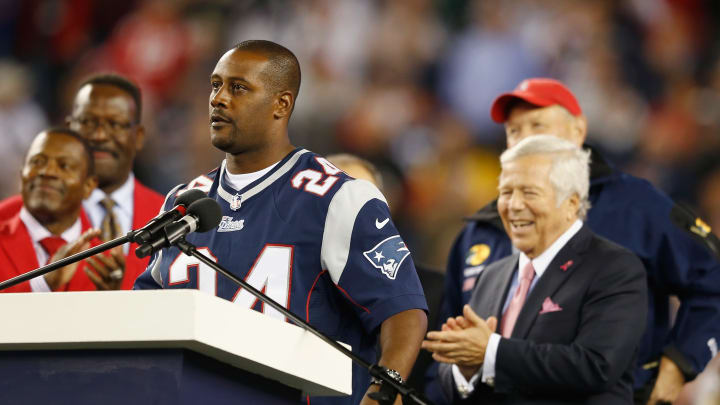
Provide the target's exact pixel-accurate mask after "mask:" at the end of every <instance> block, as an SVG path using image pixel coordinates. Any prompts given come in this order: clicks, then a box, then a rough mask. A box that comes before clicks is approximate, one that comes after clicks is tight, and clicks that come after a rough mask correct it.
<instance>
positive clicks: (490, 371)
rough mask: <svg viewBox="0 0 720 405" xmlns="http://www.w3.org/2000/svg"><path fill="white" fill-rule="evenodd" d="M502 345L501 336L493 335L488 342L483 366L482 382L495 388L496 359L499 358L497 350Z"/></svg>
mask: <svg viewBox="0 0 720 405" xmlns="http://www.w3.org/2000/svg"><path fill="white" fill-rule="evenodd" d="M499 345H500V335H498V334H497V333H493V334H492V335H490V339H489V340H488V345H487V348H486V349H485V359H484V360H483V366H482V382H483V383H485V384H487V385H489V386H491V387H493V386H495V359H496V358H497V350H498V346H499Z"/></svg>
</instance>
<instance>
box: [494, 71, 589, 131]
mask: <svg viewBox="0 0 720 405" xmlns="http://www.w3.org/2000/svg"><path fill="white" fill-rule="evenodd" d="M514 99H520V100H523V101H526V102H528V103H530V104H532V105H536V106H538V107H548V106H551V105H559V106H562V107H565V109H567V110H568V111H570V113H571V114H572V115H576V116H577V115H580V114H582V110H581V109H580V105H579V104H578V102H577V100H576V99H575V96H574V95H573V94H572V92H571V91H570V89H568V88H567V87H565V85H564V84H562V83H560V82H559V81H557V80H554V79H546V78H532V79H525V80H523V81H522V82H520V84H518V86H517V87H516V88H515V90H513V91H512V92H510V93H504V94H501V95H500V97H498V98H496V99H495V101H494V102H493V104H492V108H491V109H490V116H491V117H492V119H493V121H495V122H497V123H498V124H502V123H504V122H505V121H507V119H508V117H507V115H508V112H509V111H507V106H508V103H509V102H510V101H512V100H514Z"/></svg>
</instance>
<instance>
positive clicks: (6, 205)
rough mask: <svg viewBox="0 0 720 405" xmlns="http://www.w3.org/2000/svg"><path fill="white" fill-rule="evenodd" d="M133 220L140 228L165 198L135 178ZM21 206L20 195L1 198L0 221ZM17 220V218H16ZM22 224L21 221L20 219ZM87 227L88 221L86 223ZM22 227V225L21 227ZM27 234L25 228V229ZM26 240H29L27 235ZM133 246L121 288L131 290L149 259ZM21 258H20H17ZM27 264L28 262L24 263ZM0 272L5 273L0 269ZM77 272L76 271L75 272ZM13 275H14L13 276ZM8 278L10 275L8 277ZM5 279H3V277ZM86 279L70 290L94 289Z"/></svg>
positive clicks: (83, 215)
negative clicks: (137, 254) (143, 256)
mask: <svg viewBox="0 0 720 405" xmlns="http://www.w3.org/2000/svg"><path fill="white" fill-rule="evenodd" d="M133 200H134V203H133V220H132V228H133V229H140V228H142V227H143V226H145V224H147V223H148V222H149V221H150V220H151V219H153V218H154V217H155V216H156V215H158V213H160V208H161V207H162V205H163V202H164V200H165V197H164V196H163V195H161V194H159V193H157V192H155V191H153V190H151V189H149V188H148V187H145V186H144V185H142V184H141V183H140V182H139V181H137V179H136V180H135V191H134V193H133ZM21 207H22V197H21V196H20V195H16V196H13V197H10V198H8V199H6V200H3V201H1V202H0V223H5V222H6V221H9V220H12V218H13V217H14V216H15V215H17V214H19V212H20V208H21ZM82 217H83V218H85V214H82ZM18 220H19V218H18ZM85 221H87V218H85ZM20 222H21V224H22V221H20ZM85 225H86V223H83V231H85V230H86V228H85ZM87 225H88V228H89V222H88V223H87ZM23 228H24V227H23ZM25 233H26V234H27V230H26V231H25ZM27 240H28V241H30V239H29V236H28V239H27ZM30 248H32V244H30ZM135 248H137V244H135V243H133V244H131V245H130V250H129V251H128V255H127V256H126V257H125V260H126V262H125V276H124V277H123V281H122V285H121V288H122V289H123V290H131V289H132V286H133V284H135V279H136V278H137V277H138V276H139V275H140V274H141V273H142V272H143V271H145V268H146V267H147V265H148V262H149V261H150V258H149V257H146V258H143V259H138V258H137V256H135ZM19 260H22V259H19ZM32 261H33V262H37V260H36V259H35V254H34V253H33V254H32ZM25 264H28V263H25ZM36 267H38V266H37V264H36V265H35V267H31V268H28V269H27V270H25V271H28V270H32V269H34V268H36ZM0 274H5V273H3V272H2V270H0ZM76 274H77V273H76ZM13 277H14V276H13ZM83 277H84V278H86V279H87V277H86V276H85V275H84V274H83ZM8 278H10V277H8ZM3 280H5V279H3ZM87 281H88V282H89V283H90V284H89V285H87V284H86V283H83V284H80V285H77V284H73V285H71V291H81V290H95V289H96V288H95V285H94V284H92V282H91V281H90V280H89V279H87ZM27 291H30V287H29V284H28V286H27Z"/></svg>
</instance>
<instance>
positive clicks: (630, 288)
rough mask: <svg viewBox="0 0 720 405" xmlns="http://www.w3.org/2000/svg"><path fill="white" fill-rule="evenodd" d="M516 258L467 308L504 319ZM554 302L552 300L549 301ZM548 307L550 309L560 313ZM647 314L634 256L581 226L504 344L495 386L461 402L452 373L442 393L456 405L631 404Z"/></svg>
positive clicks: (486, 280)
mask: <svg viewBox="0 0 720 405" xmlns="http://www.w3.org/2000/svg"><path fill="white" fill-rule="evenodd" d="M518 257H519V255H518V254H515V255H512V256H509V257H507V258H505V259H503V260H500V261H498V262H495V263H493V264H492V265H490V266H488V267H487V268H486V269H485V270H484V271H483V272H482V273H480V275H479V276H478V280H477V283H476V284H475V288H474V290H473V294H472V298H471V300H470V302H469V304H470V306H471V307H472V308H473V309H474V310H475V312H476V313H477V314H478V315H479V316H480V317H482V318H483V319H486V318H487V317H489V316H496V317H498V320H500V319H501V315H502V309H503V304H504V303H505V300H506V297H507V293H508V289H509V287H510V283H511V281H512V278H513V274H514V273H515V272H516V271H517V267H518ZM548 298H549V300H548ZM544 302H545V305H544V306H545V309H546V310H547V309H551V307H552V306H554V305H552V304H555V305H557V306H559V308H561V310H557V309H558V308H554V309H555V310H554V311H551V312H544V313H542V314H541V313H540V312H542V311H543V303H544ZM646 316H647V282H646V280H645V271H644V269H643V266H642V263H641V262H640V260H639V259H638V258H637V257H636V256H635V255H634V254H633V253H631V252H630V251H629V250H626V249H625V248H622V247H620V246H619V245H616V244H614V243H613V242H610V241H608V240H607V239H604V238H602V237H599V236H597V235H595V234H594V233H592V231H590V229H589V228H588V227H587V226H585V225H583V227H582V228H581V229H580V231H578V233H577V234H575V235H574V236H573V237H572V238H571V239H570V240H569V241H568V243H567V244H566V245H565V246H564V247H563V248H562V249H561V250H560V251H559V252H558V254H557V255H556V256H555V258H554V259H553V261H552V262H551V263H550V265H549V266H548V268H547V270H546V271H545V273H543V276H542V277H541V278H540V279H539V280H538V281H537V283H536V284H535V286H534V287H533V289H532V290H531V291H530V293H529V294H528V296H527V298H526V301H525V304H524V305H523V308H522V310H521V312H520V315H519V317H518V320H517V323H516V324H515V327H514V329H513V332H512V336H511V337H510V338H509V339H506V338H501V339H500V344H499V345H498V351H497V357H496V362H495V379H494V387H490V386H489V385H487V384H484V383H482V382H478V383H477V385H476V388H475V391H474V392H473V393H472V395H471V396H470V397H469V398H468V399H467V400H465V401H461V400H460V399H459V398H460V397H459V394H458V392H457V389H456V388H455V382H454V381H453V376H452V370H451V367H450V366H449V365H447V364H441V365H440V378H441V382H442V386H443V390H444V391H445V394H446V395H447V396H448V397H451V398H453V400H454V402H456V403H466V402H467V403H474V404H479V403H482V404H559V403H562V404H567V403H572V404H597V405H614V404H628V405H629V404H632V403H633V400H632V371H633V366H634V357H635V354H636V350H637V346H638V343H639V342H640V338H641V337H642V334H643V332H644V329H645V324H646Z"/></svg>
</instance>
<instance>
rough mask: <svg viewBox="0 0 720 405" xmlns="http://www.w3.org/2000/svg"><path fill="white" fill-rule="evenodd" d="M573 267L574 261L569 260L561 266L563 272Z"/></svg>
mask: <svg viewBox="0 0 720 405" xmlns="http://www.w3.org/2000/svg"><path fill="white" fill-rule="evenodd" d="M572 265H573V261H572V260H568V261H567V262H565V264H563V265H562V266H560V268H561V269H562V271H567V269H569V268H570V266H572Z"/></svg>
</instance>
